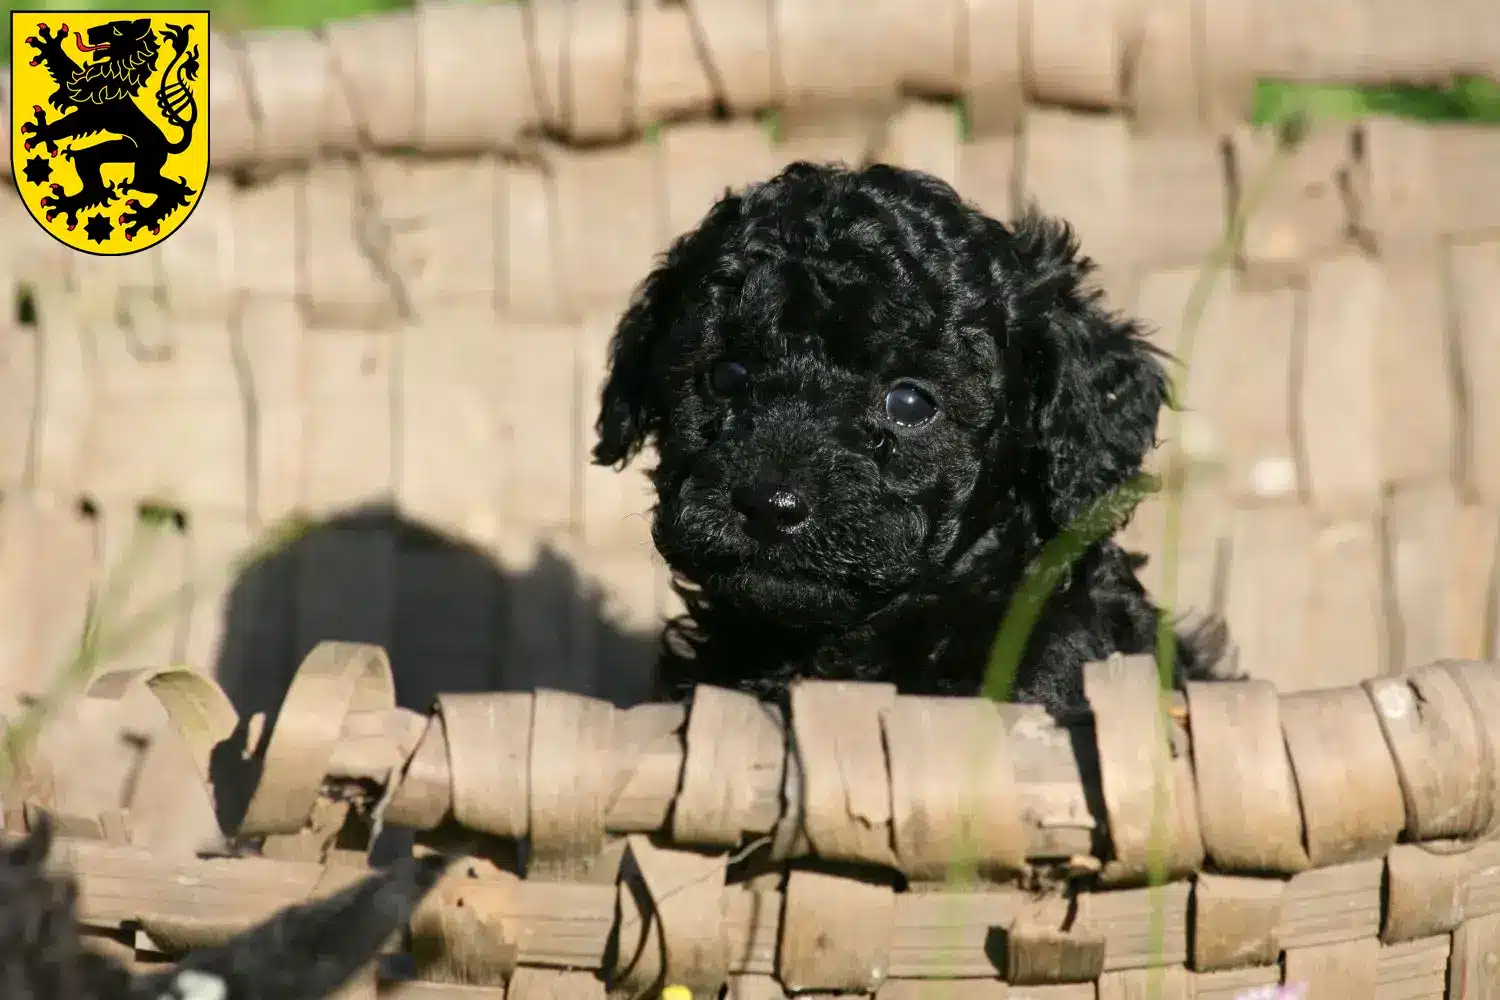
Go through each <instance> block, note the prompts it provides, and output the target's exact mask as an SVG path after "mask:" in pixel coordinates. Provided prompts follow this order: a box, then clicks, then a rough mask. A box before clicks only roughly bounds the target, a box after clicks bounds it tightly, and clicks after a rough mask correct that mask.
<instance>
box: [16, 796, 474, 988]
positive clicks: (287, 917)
mask: <svg viewBox="0 0 1500 1000" xmlns="http://www.w3.org/2000/svg"><path fill="white" fill-rule="evenodd" d="M51 845H52V827H51V824H50V823H49V822H46V821H45V820H44V821H43V822H42V823H40V824H38V826H37V828H36V829H35V830H34V831H32V833H31V835H30V836H29V837H27V838H25V839H22V840H18V841H15V842H14V843H11V844H8V845H3V846H0V996H3V997H5V1000H320V998H322V997H326V996H328V995H329V994H331V993H333V992H334V991H335V990H336V989H338V988H339V987H340V986H341V985H343V983H345V982H346V981H347V980H348V979H349V978H350V977H351V976H353V975H354V973H355V972H357V971H358V970H359V969H360V968H361V967H363V966H364V965H365V964H366V963H368V962H370V961H371V960H372V959H374V958H375V957H376V955H377V954H378V952H379V950H380V948H381V946H382V945H383V944H384V943H385V942H386V941H387V940H388V939H389V938H390V937H391V935H392V934H394V933H395V932H396V931H397V930H399V929H400V928H401V927H402V926H404V925H405V924H406V922H407V920H408V919H409V918H410V917H411V913H412V910H413V909H414V908H415V907H416V905H417V903H418V902H420V901H421V899H422V897H423V896H425V895H426V893H427V891H428V890H429V889H431V888H432V886H433V885H435V884H436V883H437V881H438V878H439V877H440V876H441V875H442V872H443V869H444V867H445V866H446V862H445V861H444V860H442V859H440V858H424V859H421V860H413V859H410V858H406V859H402V860H400V861H398V862H397V863H396V864H394V865H392V866H391V867H390V868H389V869H387V870H386V871H384V872H380V873H378V874H374V875H371V876H369V877H368V878H366V879H364V880H363V881H361V882H358V883H356V884H355V885H352V886H350V887H349V888H347V889H344V890H343V891H341V892H338V893H335V894H334V895H332V896H329V897H328V898H326V899H322V900H318V901H315V902H312V903H308V904H305V905H302V906H293V907H288V908H287V909H284V910H282V911H281V912H279V913H277V914H275V915H273V916H272V917H271V918H270V919H269V920H267V921H266V922H265V923H263V924H261V925H259V926H257V927H253V928H251V929H249V930H247V931H245V932H243V933H242V934H240V935H238V936H237V937H235V938H233V939H232V940H230V941H229V942H227V943H226V944H224V945H222V946H220V947H218V948H212V949H206V950H204V951H199V952H194V953H192V954H190V955H189V956H187V957H186V958H185V959H183V960H182V962H180V963H179V964H178V965H177V966H175V967H174V968H172V969H170V970H167V971H164V972H154V973H151V974H149V975H144V976H132V975H131V973H130V972H129V971H128V970H126V969H125V968H123V967H122V966H121V965H119V964H118V963H116V962H115V961H113V960H112V959H110V958H108V957H105V956H104V955H102V954H100V953H98V952H95V951H91V950H89V949H88V948H86V947H85V946H84V945H83V941H82V938H81V936H80V935H79V931H78V922H77V912H76V901H77V896H78V889H77V886H76V885H75V884H74V883H73V881H72V880H71V879H68V878H64V877H60V876H57V875H53V874H50V873H49V872H48V871H47V870H46V861H47V855H48V853H49V851H50V849H51Z"/></svg>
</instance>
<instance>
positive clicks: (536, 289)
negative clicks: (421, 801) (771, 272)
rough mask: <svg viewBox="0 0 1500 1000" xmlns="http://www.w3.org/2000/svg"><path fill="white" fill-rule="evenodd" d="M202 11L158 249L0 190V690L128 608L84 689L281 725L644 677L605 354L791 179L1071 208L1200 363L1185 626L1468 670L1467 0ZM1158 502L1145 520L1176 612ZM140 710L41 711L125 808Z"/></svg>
mask: <svg viewBox="0 0 1500 1000" xmlns="http://www.w3.org/2000/svg"><path fill="white" fill-rule="evenodd" d="M38 6H40V7H42V8H47V9H52V8H51V6H50V5H47V4H41V5H28V9H32V10H34V9H37V7H38ZM80 6H89V7H90V9H94V8H99V9H106V8H108V7H114V8H115V9H137V10H138V9H142V8H143V7H144V8H146V9H152V8H151V5H149V4H148V5H142V4H130V3H121V4H118V5H80V4H77V3H70V4H65V5H63V4H59V5H57V7H58V8H60V9H69V10H76V9H79V8H80ZM161 9H167V8H166V7H163V8H161ZM211 9H212V16H213V26H214V29H215V32H216V34H215V37H214V39H213V43H212V46H211V50H210V57H209V60H208V63H209V68H208V72H207V74H206V81H205V82H206V83H207V84H208V86H209V90H210V95H209V98H208V107H209V109H210V122H211V157H212V165H213V168H212V175H211V177H210V180H209V182H208V184H207V185H206V187H205V189H204V192H203V197H202V199H201V201H200V203H199V205H198V206H197V208H196V209H195V210H194V212H193V214H192V216H191V218H189V220H188V221H187V222H186V223H184V224H183V226H182V228H181V229H180V230H179V231H177V232H176V233H175V234H174V235H173V236H172V237H171V238H170V239H168V240H166V241H165V242H163V243H162V244H161V245H160V246H158V247H155V248H152V249H151V250H148V251H146V252H142V253H138V254H134V255H132V256H129V257H120V258H100V257H90V256H86V255H82V254H78V253H75V252H73V251H70V250H68V249H66V248H65V247H63V246H61V245H59V244H57V243H56V242H54V241H52V240H51V239H50V238H49V237H48V236H47V235H46V234H45V233H44V232H43V231H42V230H41V229H40V228H39V227H37V226H36V225H35V224H34V223H33V222H32V221H31V220H30V219H29V218H28V217H27V216H26V213H25V209H24V208H22V207H21V206H20V203H19V202H18V200H17V199H16V198H15V197H14V195H13V193H7V194H4V195H0V233H3V234H4V236H3V238H0V290H3V291H4V294H5V295H7V296H8V297H9V302H8V304H6V305H5V307H4V308H3V309H0V706H4V709H5V710H8V709H9V708H10V707H12V706H15V705H17V704H19V703H21V702H22V701H24V699H25V698H26V697H28V696H29V695H31V694H34V693H36V692H37V691H40V690H44V689H46V687H47V685H48V684H49V683H50V682H51V680H52V679H53V678H54V676H55V675H56V672H57V671H58V669H59V667H60V665H61V664H64V663H66V662H68V661H69V659H70V657H73V655H74V653H75V652H76V650H77V649H78V647H79V643H80V641H85V640H86V641H89V642H92V641H93V639H92V638H91V637H93V636H95V634H96V632H98V631H99V630H101V629H103V630H106V631H108V630H109V627H111V623H121V624H119V625H118V627H115V629H114V632H111V633H110V634H111V635H115V633H118V641H114V642H110V643H96V644H95V646H96V648H95V652H96V654H97V656H96V660H97V663H96V664H95V665H96V666H97V667H98V668H99V669H105V670H118V669H122V668H128V667H139V666H143V665H161V664H168V663H183V664H188V665H191V666H193V667H196V668H199V669H201V670H203V671H205V672H208V673H211V674H212V675H213V676H215V677H216V678H217V679H218V681H219V683H220V684H221V685H222V686H223V688H224V689H225V691H226V692H227V693H228V695H229V697H230V698H231V699H232V700H233V702H234V703H235V705H236V707H237V708H238V710H239V711H240V712H241V713H242V714H244V715H250V714H253V713H266V715H267V717H269V718H271V719H272V720H274V714H275V709H276V706H277V705H278V704H279V703H280V700H281V697H282V695H283V694H284V692H285V688H286V685H287V684H288V683H289V681H290V678H291V676H292V673H293V671H294V670H295V668H296V665H297V664H298V663H299V662H300V660H301V658H302V656H303V655H305V653H306V652H307V651H308V650H309V649H311V647H312V646H313V645H314V644H315V643H316V642H318V641H320V640H322V639H330V638H334V639H348V640H355V641H366V642H376V643H380V644H381V645H383V646H385V647H386V648H387V649H388V650H389V651H390V652H391V656H392V659H393V663H394V665H395V668H396V673H397V678H398V680H397V683H398V696H399V698H400V700H401V701H402V703H403V704H405V705H407V706H409V707H412V708H415V709H425V708H426V707H427V705H428V703H429V702H430V699H431V697H432V695H433V694H434V693H435V692H437V691H457V690H486V689H506V688H514V687H529V686H532V685H534V684H538V683H542V684H546V685H547V686H551V687H558V688H564V689H568V690H575V691H581V692H586V693H592V694H596V695H599V696H601V697H605V698H609V699H611V700H613V701H615V702H617V703H620V704H628V703H631V702H633V701H637V700H639V699H641V698H643V697H645V696H646V695H647V693H648V691H649V682H650V664H651V658H652V655H653V647H654V644H655V641H656V632H657V629H658V627H659V624H660V622H661V619H662V617H663V616H664V615H666V614H668V613H670V612H671V610H672V608H673V607H674V598H673V597H672V596H671V594H670V592H669V588H668V586H667V579H666V575H665V573H664V571H663V569H662V567H661V565H660V562H659V560H658V559H657V558H656V557H655V554H654V552H653V551H652V548H651V544H650V539H649V533H648V522H647V519H646V516H645V512H646V511H647V509H648V504H649V501H648V498H647V495H646V493H645V483H644V479H643V477H642V475H641V472H640V468H639V466H637V467H635V468H632V469H630V470H627V471H626V472H624V473H616V472H614V471H611V470H605V469H596V468H593V467H590V466H589V465H587V463H586V454H587V450H588V448H589V446H590V444H591V436H592V424H593V418H594V407H595V400H596V394H597V389H598V385H599V381H600V379H601V377H602V374H603V357H604V350H605V346H606V344H607V341H608V337H609V335H610V333H611V331H612V325H613V322H614V319H615V318H616V317H617V316H618V314H619V312H620V310H621V308H622V307H623V305H624V303H625V301H626V300H627V298H628V296H629V294H630V291H631V289H632V288H633V286H634V285H635V283H636V282H637V281H638V280H639V279H640V278H641V277H642V276H644V274H645V273H646V270H647V268H648V267H649V266H650V263H651V260H652V257H653V255H654V254H656V253H657V252H659V251H660V250H661V249H663V248H664V246H665V245H666V243H667V242H668V240H669V239H670V238H671V237H672V236H674V235H676V234H677V233H680V232H682V231H683V230H685V229H687V228H689V227H690V226H692V225H693V224H694V223H695V222H696V221H697V219H698V218H699V217H700V216H701V214H702V213H703V212H704V211H705V210H706V209H707V207H708V206H709V204H710V203H711V202H712V200H713V199H714V198H715V197H716V196H717V195H718V194H719V193H721V192H722V191H723V189H724V188H725V187H726V186H739V185H742V184H745V183H748V182H751V181H754V180H758V179H762V178H764V177H767V176H770V175H771V174H773V173H774V172H775V171H776V170H777V169H779V168H780V167H781V166H782V165H784V164H785V163H788V162H790V161H792V160H795V159H803V158H807V159H818V160H830V159H837V160H844V161H846V162H850V163H864V162H872V161H876V160H883V161H888V162H896V163H901V164H904V165H907V166H911V167H916V168H920V169H924V170H928V171H931V172H933V173H936V174H938V175H939V176H942V177H944V178H945V179H947V180H949V181H950V182H952V183H953V184H954V185H955V186H956V187H957V188H958V190H959V191H960V192H961V193H962V194H964V195H965V196H966V197H967V198H969V199H970V200H971V201H974V202H975V203H977V204H979V205H980V206H981V207H983V208H985V209H986V210H988V211H989V212H991V214H994V215H996V216H999V217H1005V216H1007V215H1010V214H1011V213H1012V212H1014V211H1015V210H1016V209H1017V208H1018V207H1019V206H1020V205H1022V204H1023V203H1024V202H1025V201H1027V200H1033V199H1034V200H1036V201H1037V202H1038V203H1039V204H1040V205H1041V207H1042V208H1043V209H1045V210H1047V211H1049V212H1052V213H1055V214H1059V215H1062V216H1064V217H1065V218H1067V219H1069V220H1070V221H1071V222H1072V223H1073V224H1074V225H1075V226H1076V228H1077V229H1078V231H1079V233H1080V235H1081V237H1082V240H1083V245H1084V247H1085V249H1086V251H1088V252H1089V253H1090V254H1091V255H1092V256H1094V257H1095V258H1096V259H1097V260H1098V261H1099V263H1100V265H1101V271H1100V281H1101V283H1102V284H1103V285H1104V287H1105V288H1106V290H1107V291H1108V293H1109V294H1110V296H1111V297H1112V300H1113V301H1114V303H1115V304H1116V306H1117V307H1119V308H1121V309H1126V310H1130V311H1133V312H1135V313H1137V314H1138V315H1140V316H1142V317H1143V318H1144V319H1146V320H1147V321H1148V322H1150V323H1151V324H1152V325H1153V327H1154V329H1155V330H1156V334H1155V336H1156V337H1157V338H1158V340H1159V342H1160V343H1161V344H1162V345H1163V346H1164V347H1166V348H1168V349H1170V350H1174V351H1175V352H1177V353H1178V354H1179V355H1181V356H1182V358H1183V360H1184V362H1185V363H1186V369H1185V371H1184V373H1183V374H1182V388H1183V394H1184V402H1185V404H1186V410H1185V412H1184V414H1183V416H1182V419H1181V422H1180V424H1176V423H1170V422H1164V424H1163V433H1164V435H1168V436H1172V437H1173V440H1174V441H1176V442H1177V443H1180V444H1181V446H1182V448H1183V451H1184V455H1185V458H1186V461H1185V463H1184V464H1183V465H1182V466H1180V467H1175V468H1173V469H1165V468H1162V467H1161V462H1160V461H1158V471H1164V472H1169V473H1171V474H1172V475H1173V476H1174V477H1176V480H1175V481H1178V482H1180V483H1182V484H1183V485H1184V489H1185V494H1184V495H1185V501H1184V504H1185V506H1184V519H1183V523H1182V534H1181V539H1180V546H1179V547H1178V549H1177V563H1176V570H1177V575H1178V581H1179V583H1178V586H1177V588H1176V589H1175V600H1174V601H1173V603H1174V604H1175V606H1176V607H1178V608H1179V609H1180V610H1184V611H1186V610H1212V611H1218V612H1220V613H1223V614H1224V615H1226V616H1227V617H1228V619H1229V621H1230V624H1231V628H1232V630H1233V633H1234V635H1235V638H1236V640H1237V642H1238V644H1239V647H1240V651H1241V658H1242V666H1244V667H1245V668H1246V669H1247V670H1249V671H1250V672H1251V673H1252V674H1254V675H1257V676H1263V677H1268V678H1270V679H1272V680H1274V681H1276V682H1277V684H1278V685H1280V686H1282V688H1283V689H1287V690H1292V689H1298V688H1306V687H1318V686H1325V685H1334V684H1345V683H1352V682H1354V681H1357V680H1359V679H1361V678H1364V677H1370V676H1375V675H1378V674H1382V673H1388V672H1392V671H1397V670H1400V669H1402V668H1403V667H1405V666H1408V665H1411V664H1416V663H1423V662H1427V661H1430V660H1432V659H1436V658H1438V657H1443V656H1465V657H1485V656H1495V655H1497V650H1496V620H1497V615H1500V585H1497V572H1500V559H1497V553H1500V432H1497V430H1496V429H1497V428H1500V83H1497V80H1500V7H1497V6H1496V5H1495V4H1494V2H1493V0H1443V2H1434V3H1431V4H1428V5H1425V6H1424V5H1417V4H1399V3H1386V2H1378V0H1296V2H1292V0H1258V2H1257V0H1047V2H1045V3H1043V2H1042V0H921V2H916V0H680V2H665V0H531V2H527V3H500V4H496V3H478V2H472V3H424V4H418V5H416V6H413V5H411V4H404V3H396V2H390V0H376V2H373V3H372V2H368V0H316V2H312V0H265V2H236V3H221V4H215V5H213V6H212V8H211ZM40 16H41V17H45V14H43V15H40ZM5 51H9V47H8V46H7V48H6V50H5ZM7 77H8V74H7ZM4 78H6V77H0V79H4ZM5 106H6V108H7V110H6V115H7V116H8V115H9V98H8V90H7V99H6V102H5ZM7 126H8V127H9V121H8V118H7ZM1236 217H1244V218H1245V219H1246V221H1245V224H1244V226H1243V227H1242V229H1240V230H1238V231H1233V230H1232V227H1231V225H1230V223H1231V220H1232V219H1235V218H1236ZM1231 235H1233V236H1234V238H1233V239H1230V236H1231ZM1226 240H1227V241H1228V242H1226ZM1221 248H1226V249H1227V253H1218V251H1219V250H1220V249H1221ZM1215 260H1219V261H1220V262H1222V263H1226V264H1227V265H1228V266H1227V269H1226V270H1225V273H1223V274H1222V275H1219V276H1218V277H1217V280H1216V281H1215V282H1214V283H1213V284H1212V286H1211V288H1210V289H1209V293H1208V294H1207V296H1206V299H1204V300H1203V302H1202V303H1199V304H1197V305H1194V306H1193V307H1192V308H1189V306H1190V303H1192V302H1194V301H1196V299H1197V296H1196V295H1195V292H1194V290H1195V288H1196V287H1199V286H1198V283H1199V282H1200V281H1201V280H1203V278H1204V276H1205V274H1212V273H1213V271H1212V269H1211V268H1210V267H1209V265H1210V264H1211V263H1212V262H1214V261H1215ZM641 464H644V463H641ZM1162 521H1163V517H1162V504H1161V502H1160V501H1159V500H1154V501H1151V502H1148V503H1147V504H1146V505H1145V506H1144V507H1143V508H1142V510H1141V511H1140V513H1139V514H1138V516H1137V517H1136V519H1135V520H1134V521H1133V522H1132V524H1131V525H1130V526H1129V528H1128V529H1127V534H1128V536H1129V541H1130V542H1131V543H1132V544H1133V545H1135V546H1137V547H1139V548H1140V549H1142V550H1144V551H1147V552H1149V553H1152V554H1153V555H1154V556H1155V557H1156V558H1154V559H1153V562H1152V563H1151V564H1150V566H1149V567H1148V571H1147V572H1148V577H1149V581H1150V584H1151V586H1152V587H1153V589H1155V590H1156V591H1157V592H1158V593H1159V594H1160V595H1162V596H1165V597H1169V598H1170V597H1172V596H1173V591H1171V590H1170V589H1169V588H1167V586H1166V584H1165V582H1164V573H1165V571H1166V568H1167V564H1166V563H1165V562H1164V560H1162V559H1161V558H1160V556H1161V555H1162V554H1163V552H1164V550H1166V548H1167V545H1166V542H1165V539H1164V536H1163V527H1162ZM101 622H102V623H103V624H102V625H101V624H100V623H101ZM154 712H156V709H154V708H153V707H151V706H149V705H140V706H137V707H136V708H134V709H132V710H131V713H130V714H129V718H128V719H126V720H125V721H122V722H121V723H120V725H119V727H117V728H114V729H111V728H110V727H101V726H94V727H82V726H79V725H75V727H74V729H73V730H68V729H67V727H66V720H63V721H60V722H59V731H61V732H71V733H72V734H73V735H72V736H70V737H69V739H70V740H71V742H70V743H69V744H68V745H69V747H70V750H69V752H70V753H71V754H72V756H73V757H74V758H75V759H76V761H80V762H92V763H90V764H88V769H89V770H90V772H91V781H93V783H94V787H95V788H96V789H103V791H99V792H98V794H100V795H103V796H106V797H107V796H110V795H117V794H118V795H119V796H121V797H122V799H123V798H129V799H130V804H133V806H132V807H133V809H134V812H135V813H136V814H137V815H140V816H145V815H148V814H149V813H150V812H151V810H150V809H149V808H148V805H149V802H148V800H150V799H151V796H153V795H156V796H160V797H161V800H160V801H161V802H167V801H168V800H170V799H171V797H172V796H173V795H174V794H176V793H175V792H173V791H172V787H173V786H171V785H170V783H167V782H165V780H163V782H162V783H159V784H158V785H156V786H153V785H152V782H151V781H150V780H148V779H142V778H141V775H142V774H149V772H150V771H151V768H150V767H149V766H148V765H147V764H146V763H143V761H146V760H148V759H149V758H150V757H151V755H152V754H153V753H158V752H163V753H164V752H166V751H158V750H157V749H155V748H156V747H158V745H159V743H160V740H159V736H160V733H161V732H162V728H161V727H162V721H161V718H160V716H159V713H157V714H153V713H154ZM99 761H107V762H108V763H107V765H101V764H99V763H98V762H99ZM59 766H60V767H62V768H63V770H65V771H66V770H67V767H68V766H69V765H67V764H66V763H64V764H60V765H59ZM74 766H75V769H76V768H82V767H84V765H83V764H81V763H80V764H76V765H74ZM163 767H165V765H163ZM162 773H166V772H165V771H163V772H162ZM127 786H128V789H129V791H128V793H126V792H121V791H118V790H119V789H121V788H126V787H127ZM153 789H154V790H153ZM169 813H170V811H167V812H162V813H161V814H162V815H168V814H169ZM137 832H138V835H139V836H140V837H141V838H143V839H144V840H145V841H148V842H156V843H161V844H165V843H167V842H168V841H169V840H171V838H173V837H177V836H179V835H180V833H181V831H180V828H174V827H172V825H171V824H161V825H159V826H158V827H152V826H151V825H150V824H149V823H145V825H143V826H141V828H140V829H139V830H138V831H137ZM153 838H154V841H153Z"/></svg>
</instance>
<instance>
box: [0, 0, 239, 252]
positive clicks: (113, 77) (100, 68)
mask: <svg viewBox="0 0 1500 1000" xmlns="http://www.w3.org/2000/svg"><path fill="white" fill-rule="evenodd" d="M143 21H144V22H149V23H142V22H143ZM64 26H66V29H67V34H66V35H63V33H62V32H63V28H64ZM10 28H11V53H10V66H11V137H10V139H11V154H10V155H11V168H12V170H13V172H14V174H15V181H16V188H17V189H18V190H19V191H20V194H21V200H22V201H23V202H25V204H26V208H27V211H29V212H30V213H31V217H32V218H33V219H35V220H36V221H37V223H38V224H39V225H40V226H41V227H42V228H43V229H45V230H46V231H47V232H48V233H50V234H51V235H52V236H53V237H55V238H56V239H57V240H59V241H60V242H62V243H65V244H66V245H68V246H70V247H72V248H73V249H75V250H81V251H83V252H85V253H91V254H100V255H105V256H118V255H121V254H128V253H135V252H137V251H140V250H145V249H147V248H149V247H152V246H155V245H156V244H158V243H160V242H161V241H162V240H164V239H166V238H167V237H168V236H171V235H172V233H174V232H175V231H176V230H177V229H178V227H180V226H181V225H182V223H183V222H185V221H186V220H187V218H188V216H189V215H191V214H192V211H193V209H194V208H196V207H197V205H198V199H199V197H200V196H201V194H202V191H203V182H204V181H205V180H206V179H207V178H208V75H209V74H208V60H209V35H208V12H207V11H169V12H165V13H164V12H160V11H76V12H74V11H57V10H47V11H13V12H12V13H11V20H10ZM153 48H154V49H155V53H154V57H153V55H152V51H151V50H152V49H153ZM179 48H180V50H181V51H180V52H179ZM117 56H118V57H119V59H118V61H116V58H115V57H117ZM33 60H36V64H35V65H32V62H33ZM49 69H55V70H56V71H57V72H58V74H59V76H61V77H63V79H59V80H56V81H54V79H53V76H52V73H51V72H49ZM75 71H81V72H80V73H79V75H77V76H75V75H74V73H75ZM59 105H61V106H60V107H59ZM130 105H134V108H132V107H130ZM36 109H40V112H38V111H37V110H36ZM73 116H78V117H76V118H74V117H73ZM187 122H190V123H191V127H190V128H184V127H183V126H184V123H187ZM94 126H100V129H99V131H98V132H97V133H96V134H92V135H81V136H73V135H71V134H70V133H72V132H74V131H78V132H84V131H91V130H92V129H93V127H94ZM28 142H29V143H31V148H30V149H28V148H27V143H28ZM54 149H55V154H54ZM158 164H159V167H158V166H157V165H158ZM92 174H97V183H95V184H89V183H85V181H88V180H91V179H92V178H91V177H90V175H92ZM101 185H103V186H106V187H105V188H104V189H103V190H101ZM108 186H112V187H113V190H112V191H110V190H108ZM101 199H103V200H102V203H96V202H101ZM49 213H50V214H51V215H52V218H51V219H50V220H49V219H48V215H49ZM70 222H71V223H72V228H71V229H70V228H69V224H70Z"/></svg>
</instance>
